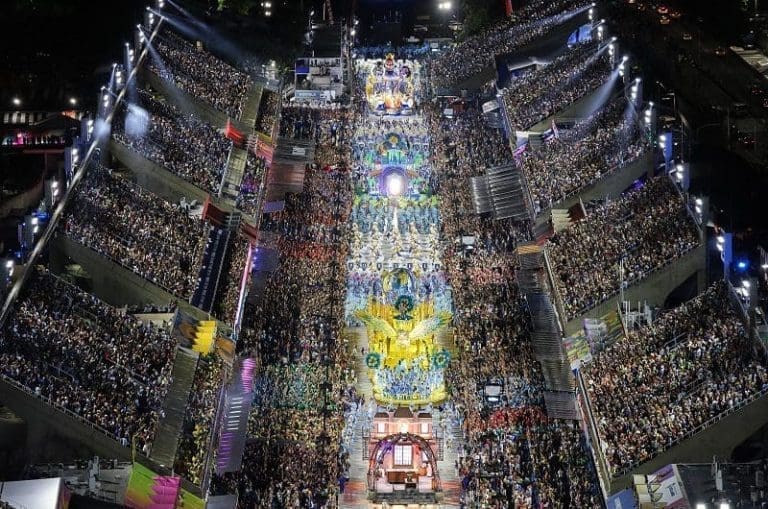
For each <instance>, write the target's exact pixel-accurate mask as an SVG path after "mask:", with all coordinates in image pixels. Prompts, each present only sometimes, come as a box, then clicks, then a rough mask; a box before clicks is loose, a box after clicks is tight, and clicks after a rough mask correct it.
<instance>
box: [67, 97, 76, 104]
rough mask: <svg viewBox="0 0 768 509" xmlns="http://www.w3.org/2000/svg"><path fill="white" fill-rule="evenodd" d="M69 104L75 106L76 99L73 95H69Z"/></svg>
mask: <svg viewBox="0 0 768 509" xmlns="http://www.w3.org/2000/svg"><path fill="white" fill-rule="evenodd" d="M69 104H71V105H72V106H77V99H75V98H74V97H70V98H69Z"/></svg>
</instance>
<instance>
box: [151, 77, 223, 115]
mask: <svg viewBox="0 0 768 509" xmlns="http://www.w3.org/2000/svg"><path fill="white" fill-rule="evenodd" d="M140 77H141V78H142V80H145V81H146V82H147V83H149V84H150V85H151V86H152V88H154V89H155V90H157V91H158V92H160V93H162V94H163V96H164V97H165V98H166V99H167V100H168V102H170V103H171V104H173V105H174V106H176V107H177V108H178V109H180V110H181V111H182V112H184V113H185V114H190V113H192V114H194V115H196V116H197V117H198V118H201V119H202V120H204V121H205V122H207V123H209V124H211V125H212V126H215V127H218V128H222V129H223V128H224V127H225V126H226V125H227V114H226V113H224V112H223V111H219V110H217V109H216V108H214V107H213V106H211V105H210V104H208V103H207V102H205V101H203V100H201V99H198V98H197V97H195V96H193V95H192V94H190V93H188V92H185V91H184V90H181V89H180V88H179V87H177V86H176V85H175V84H173V83H171V82H169V81H166V80H164V79H162V78H161V77H160V76H158V75H157V74H155V73H154V72H152V71H151V70H149V69H148V68H143V69H142V70H141V73H140Z"/></svg>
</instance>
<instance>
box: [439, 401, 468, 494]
mask: <svg viewBox="0 0 768 509" xmlns="http://www.w3.org/2000/svg"><path fill="white" fill-rule="evenodd" d="M442 418H444V419H445V422H446V423H447V429H446V430H445V434H443V430H442V428H440V424H439V423H440V421H441V419H442ZM433 419H434V421H433V425H434V429H440V436H441V439H442V460H439V461H438V462H437V468H438V471H439V472H440V481H441V483H442V487H443V500H442V505H441V507H459V503H460V497H461V477H459V472H458V470H456V464H457V460H458V459H459V455H460V453H461V451H462V450H463V449H464V432H463V431H462V429H461V426H460V425H459V424H458V423H457V422H455V421H454V420H453V419H452V418H451V416H450V414H449V413H448V412H440V411H439V410H438V411H435V412H434V414H433Z"/></svg>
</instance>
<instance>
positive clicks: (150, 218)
mask: <svg viewBox="0 0 768 509" xmlns="http://www.w3.org/2000/svg"><path fill="white" fill-rule="evenodd" d="M63 225H64V231H65V232H66V234H67V235H68V236H69V237H71V238H72V239H74V240H76V241H77V242H80V243H82V244H84V245H86V246H88V247H90V248H91V249H93V250H94V251H97V252H99V253H101V254H103V255H104V256H107V257H108V258H110V259H111V260H113V261H115V262H117V263H119V264H120V265H122V266H124V267H126V268H127V269H129V270H131V271H133V272H135V273H136V274H139V275H140V276H142V277H143V278H145V279H147V280H149V281H152V282H153V283H155V284H156V285H158V286H160V287H162V288H164V289H166V290H168V291H169V292H170V293H172V294H173V295H176V296H178V297H179V298H182V299H185V300H188V299H190V298H191V297H192V294H193V292H194V291H195V287H196V286H197V281H198V276H199V272H200V264H201V261H202V255H203V249H204V248H205V243H206V241H207V239H208V229H209V226H208V224H207V223H206V222H204V221H202V220H200V219H198V218H194V217H190V215H189V214H188V212H187V211H185V210H183V209H182V208H181V207H180V206H178V205H176V204H174V203H170V202H167V201H165V200H164V199H162V198H161V197H159V196H157V195H155V194H152V193H150V192H149V191H146V190H145V189H143V188H142V187H140V186H138V185H136V184H134V183H132V182H131V181H130V180H128V177H126V176H125V175H122V174H120V173H117V172H114V171H112V170H110V169H109V168H104V167H97V166H92V167H91V168H90V169H89V171H88V173H87V175H86V178H85V182H83V185H82V186H81V187H80V190H79V192H78V193H77V194H76V195H75V196H74V199H73V202H72V203H71V205H70V207H69V209H68V210H67V214H66V216H65V221H64V223H63Z"/></svg>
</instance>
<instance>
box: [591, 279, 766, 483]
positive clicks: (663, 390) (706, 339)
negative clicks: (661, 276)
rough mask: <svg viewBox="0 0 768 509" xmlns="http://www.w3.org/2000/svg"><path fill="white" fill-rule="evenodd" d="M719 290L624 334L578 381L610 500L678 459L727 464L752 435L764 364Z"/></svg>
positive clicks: (727, 294)
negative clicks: (633, 477)
mask: <svg viewBox="0 0 768 509" xmlns="http://www.w3.org/2000/svg"><path fill="white" fill-rule="evenodd" d="M750 327H751V326H750V325H749V323H748V321H747V317H746V316H745V315H744V309H743V307H742V306H741V304H740V301H739V297H738V296H737V295H736V294H735V293H734V290H733V288H732V287H731V286H730V284H729V283H728V282H727V281H718V282H716V283H715V284H714V285H712V286H711V287H709V288H708V289H707V290H706V291H705V292H703V293H702V294H701V295H699V296H698V297H696V298H695V299H693V300H691V301H689V302H687V303H685V304H683V305H681V306H680V307H678V308H675V309H672V310H669V311H666V312H664V313H663V314H662V315H661V316H659V317H658V318H656V320H654V322H653V323H652V324H651V325H648V326H645V327H643V328H640V329H637V330H630V331H625V334H624V337H623V338H621V339H619V340H618V341H617V342H616V343H614V344H613V345H612V346H610V347H608V348H607V349H606V350H605V351H603V352H600V353H598V354H597V355H596V356H595V358H594V359H593V361H592V362H591V363H589V364H588V365H587V366H586V367H583V368H582V369H581V370H580V372H579V387H580V391H581V393H582V395H583V396H584V400H583V410H584V415H585V416H586V417H587V422H588V423H589V426H590V431H591V433H592V436H593V440H594V443H595V444H596V447H594V449H593V450H594V452H595V456H596V459H597V464H598V465H599V466H600V468H601V469H602V470H603V475H604V478H605V479H607V480H608V481H609V483H610V491H611V492H614V491H618V490H619V489H622V488H625V487H627V486H628V484H629V483H630V482H631V475H632V474H636V473H650V472H652V471H654V470H656V469H658V468H660V467H661V466H664V465H666V464H669V463H674V462H677V461H679V460H681V459H683V458H685V459H686V461H689V462H702V463H705V462H708V461H710V460H711V458H712V456H713V455H716V456H717V457H719V458H728V457H730V456H731V453H732V452H733V449H734V448H735V447H736V446H737V445H738V444H740V443H741V442H743V441H744V440H746V439H747V438H748V437H749V436H750V435H751V434H753V433H754V432H755V431H757V429H759V427H760V426H762V419H760V418H759V417H757V416H759V415H764V412H765V410H766V408H768V402H766V397H765V395H766V394H767V393H768V356H767V355H766V351H765V346H764V345H763V344H762V343H761V342H759V341H758V340H757V339H756V335H755V332H754V331H753V330H751V328H750Z"/></svg>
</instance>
